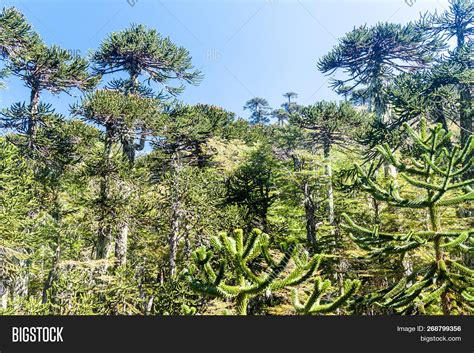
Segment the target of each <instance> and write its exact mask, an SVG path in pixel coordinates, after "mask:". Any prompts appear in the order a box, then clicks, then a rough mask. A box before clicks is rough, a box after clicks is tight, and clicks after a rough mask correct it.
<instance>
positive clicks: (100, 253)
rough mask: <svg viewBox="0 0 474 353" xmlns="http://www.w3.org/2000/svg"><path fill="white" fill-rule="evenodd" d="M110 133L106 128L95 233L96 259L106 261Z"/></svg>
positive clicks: (107, 255)
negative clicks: (97, 222) (97, 227)
mask: <svg viewBox="0 0 474 353" xmlns="http://www.w3.org/2000/svg"><path fill="white" fill-rule="evenodd" d="M112 142H113V141H112V131H111V127H110V126H107V127H106V132H105V141H104V155H103V158H104V164H105V167H104V171H103V172H102V175H101V178H102V180H101V182H100V191H99V207H100V211H99V212H100V218H99V229H98V231H97V247H96V259H98V260H100V259H106V258H108V257H109V253H110V250H111V243H112V226H111V223H110V222H111V219H110V218H111V215H110V210H108V206H107V204H108V201H109V198H110V195H109V192H110V165H111V159H112Z"/></svg>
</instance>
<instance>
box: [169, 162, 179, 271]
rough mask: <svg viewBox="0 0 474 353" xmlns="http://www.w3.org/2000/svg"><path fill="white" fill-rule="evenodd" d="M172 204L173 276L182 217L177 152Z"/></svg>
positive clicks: (174, 166) (171, 265) (170, 249)
mask: <svg viewBox="0 0 474 353" xmlns="http://www.w3.org/2000/svg"><path fill="white" fill-rule="evenodd" d="M171 167H172V173H173V180H172V183H173V185H172V193H173V194H172V204H171V233H170V235H169V238H168V245H169V251H170V254H169V267H170V275H171V277H173V276H174V275H175V274H176V257H177V254H178V240H179V232H180V217H181V195H180V193H181V190H180V189H181V188H180V180H179V177H180V175H179V172H180V168H181V166H180V161H179V155H178V153H175V154H174V156H173V160H172V166H171Z"/></svg>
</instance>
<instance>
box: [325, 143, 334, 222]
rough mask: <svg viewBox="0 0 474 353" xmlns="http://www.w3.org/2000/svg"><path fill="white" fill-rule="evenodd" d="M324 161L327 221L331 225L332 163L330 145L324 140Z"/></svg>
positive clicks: (332, 198) (332, 214)
mask: <svg viewBox="0 0 474 353" xmlns="http://www.w3.org/2000/svg"><path fill="white" fill-rule="evenodd" d="M324 159H325V169H326V177H327V178H328V184H327V187H328V203H327V204H328V220H329V224H331V225H333V224H334V221H335V213H334V186H333V183H332V162H331V143H330V142H329V141H328V140H326V141H325V143H324Z"/></svg>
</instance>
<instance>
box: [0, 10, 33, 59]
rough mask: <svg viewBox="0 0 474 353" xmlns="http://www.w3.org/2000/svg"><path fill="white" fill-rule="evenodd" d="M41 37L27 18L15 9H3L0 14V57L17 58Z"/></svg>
mask: <svg viewBox="0 0 474 353" xmlns="http://www.w3.org/2000/svg"><path fill="white" fill-rule="evenodd" d="M38 40H39V37H38V35H37V34H36V33H34V32H33V30H32V28H31V26H30V24H29V23H28V22H27V21H26V19H25V17H24V16H23V15H22V14H21V13H20V12H19V11H18V10H16V9H15V8H14V7H7V8H3V10H2V12H1V13H0V57H1V58H5V57H9V56H15V55H17V54H19V52H20V51H22V50H23V49H25V48H27V47H28V46H30V45H31V44H33V43H34V42H35V41H38Z"/></svg>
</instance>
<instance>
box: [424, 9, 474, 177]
mask: <svg viewBox="0 0 474 353" xmlns="http://www.w3.org/2000/svg"><path fill="white" fill-rule="evenodd" d="M449 4H450V6H449V9H448V10H446V11H445V12H443V13H442V14H438V13H434V14H429V13H427V14H425V15H424V16H422V18H421V20H420V21H419V23H418V26H419V27H420V28H421V29H422V30H424V31H426V32H427V33H428V34H429V35H432V36H441V37H442V38H443V39H444V40H445V41H446V42H448V41H449V40H451V39H453V38H454V39H456V47H455V49H454V51H453V52H452V53H450V55H449V57H448V59H447V60H445V63H443V64H444V65H443V66H444V69H445V70H444V71H443V70H438V72H439V73H438V75H437V76H438V77H439V76H441V78H444V81H448V82H446V83H445V84H454V85H455V87H456V88H457V89H458V91H459V103H460V108H459V127H460V130H461V135H460V136H461V146H462V147H464V145H465V144H466V143H467V142H468V140H469V137H470V136H471V135H472V115H473V111H472V89H473V81H474V78H473V65H474V60H473V57H474V42H473V37H474V25H473V23H474V21H473V16H474V3H473V2H472V1H470V0H450V1H449ZM442 68H443V67H442ZM446 69H449V70H446ZM446 71H447V72H446ZM459 76H461V78H460V79H459ZM450 78H452V79H451V80H450ZM455 78H457V80H455ZM438 81H441V80H438ZM440 83H441V84H442V83H443V82H442V81H441V82H440ZM471 157H472V156H471ZM467 177H469V178H472V177H473V173H472V172H471V173H470V174H468V175H467Z"/></svg>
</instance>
